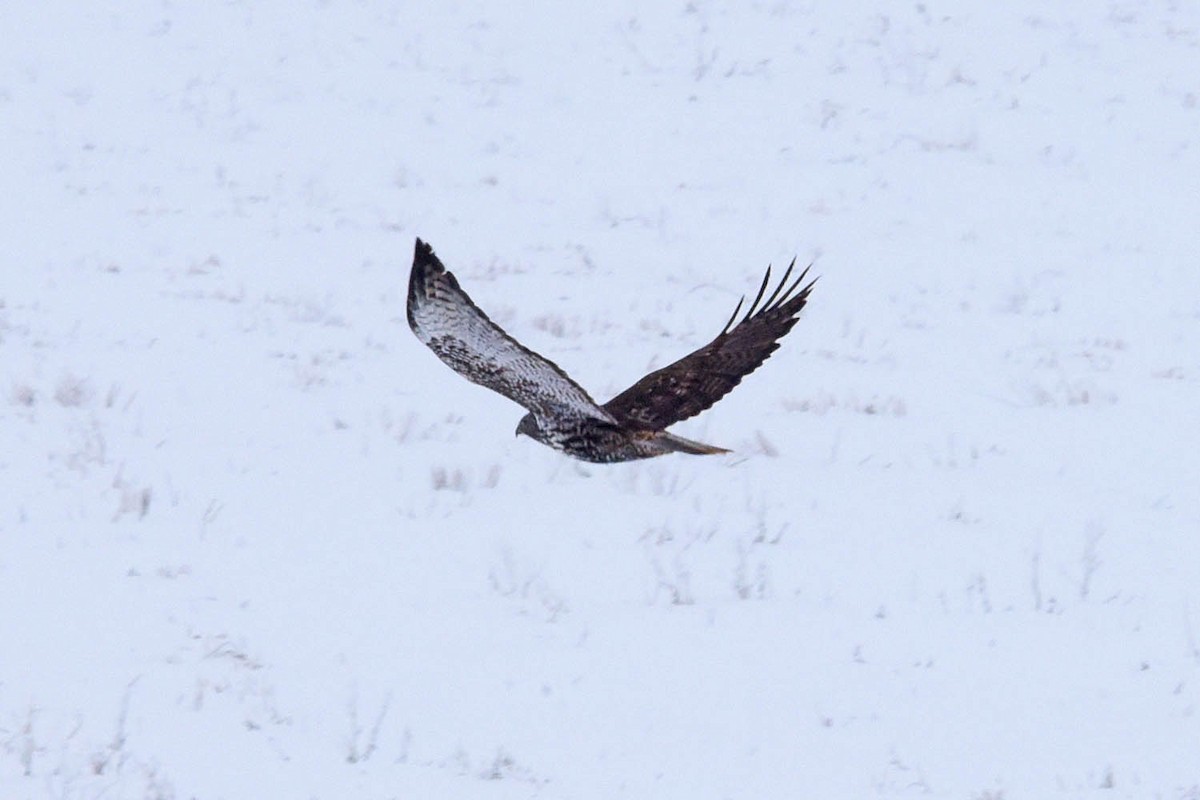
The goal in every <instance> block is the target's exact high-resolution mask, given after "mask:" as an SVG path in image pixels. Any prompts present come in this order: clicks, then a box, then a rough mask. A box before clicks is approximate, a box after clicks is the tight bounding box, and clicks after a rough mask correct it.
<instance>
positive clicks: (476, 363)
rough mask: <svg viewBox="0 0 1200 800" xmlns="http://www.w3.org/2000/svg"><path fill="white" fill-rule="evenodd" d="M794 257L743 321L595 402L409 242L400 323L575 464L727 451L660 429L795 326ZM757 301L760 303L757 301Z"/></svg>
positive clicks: (706, 399) (523, 428)
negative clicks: (404, 319)
mask: <svg viewBox="0 0 1200 800" xmlns="http://www.w3.org/2000/svg"><path fill="white" fill-rule="evenodd" d="M795 265H796V262H795V259H793V260H792V264H791V266H789V267H788V269H787V272H786V273H784V276H783V279H782V280H781V281H780V282H779V285H778V286H777V287H776V288H775V291H773V292H772V293H771V295H770V296H769V297H767V299H766V302H763V295H764V294H766V291H767V285H768V283H769V282H770V280H771V268H770V267H767V274H766V275H765V276H764V277H763V282H762V286H760V287H759V288H758V295H757V296H756V297H755V298H754V302H753V303H751V304H750V308H749V310H748V311H747V312H746V315H745V316H744V317H742V319H741V321H738V319H737V317H738V312H740V311H741V309H742V305H743V303H744V302H745V300H746V298H745V297H743V298H742V299H741V301H739V302H738V304H737V308H735V309H734V310H733V315H732V316H731V317H730V318H729V322H728V323H726V325H725V327H724V328H722V329H721V332H720V333H719V334H717V338H715V339H713V340H712V341H711V342H709V343H708V344H706V345H704V347H701V348H700V349H699V350H697V351H695V352H694V353H692V354H690V355H688V356H685V357H684V358H681V359H680V360H678V361H676V362H675V363H674V364H671V365H669V366H666V367H663V368H662V369H660V370H656V371H654V372H651V373H650V374H649V375H647V376H645V377H644V378H642V379H641V380H640V381H638V382H637V383H635V384H634V385H633V386H631V387H629V388H628V389H626V390H625V391H623V392H621V393H620V394H619V395H617V396H616V397H614V398H613V399H612V400H609V401H608V402H607V403H605V404H604V405H600V404H599V403H597V402H596V401H595V400H593V399H592V398H591V396H590V395H589V394H588V393H587V392H586V391H584V389H583V388H582V387H581V386H580V385H579V384H577V383H576V382H575V381H573V380H571V378H570V377H569V376H568V375H567V373H565V372H563V370H562V369H561V368H560V367H559V366H558V365H557V364H555V363H554V362H552V361H550V360H549V359H547V358H544V357H542V356H540V355H538V354H537V353H535V352H533V351H532V350H530V349H529V348H528V347H525V346H524V345H522V344H521V343H520V342H518V341H517V340H516V339H514V338H512V337H511V336H509V335H508V334H507V333H505V332H504V330H503V329H502V328H501V327H500V326H499V325H497V324H496V323H494V322H492V321H491V319H489V318H488V316H487V314H485V313H483V311H481V310H480V309H479V307H478V306H476V305H475V303H473V302H472V301H471V298H470V297H468V296H467V293H466V292H464V291H463V290H462V288H461V287H459V285H458V281H457V280H455V278H454V275H453V274H451V273H450V272H449V271H447V269H446V268H445V267H444V266H442V262H441V261H439V260H438V257H437V256H436V255H434V253H433V248H432V247H430V246H429V245H428V244H426V243H425V242H423V241H421V240H420V239H417V244H416V252H415V254H414V256H413V265H412V274H411V275H410V276H409V280H408V324H409V327H411V328H412V329H413V333H415V334H416V335H417V338H418V339H420V340H421V341H422V342H424V343H425V345H426V346H427V347H428V348H429V349H430V350H432V351H433V352H434V353H435V354H436V355H437V357H438V358H440V359H441V360H442V361H444V362H445V363H446V364H447V365H448V366H449V367H450V368H451V369H452V370H454V371H455V372H457V373H459V374H460V375H462V376H463V377H465V378H466V379H467V380H469V381H472V382H473V383H478V384H479V385H481V386H486V387H487V388H489V389H491V390H493V391H496V392H499V393H500V394H502V395H504V396H505V397H507V398H509V399H510V400H514V401H516V402H517V403H519V404H520V405H522V406H524V407H525V408H526V409H528V410H529V413H528V414H526V415H525V416H524V417H522V418H521V422H520V424H518V425H517V435H518V436H520V435H521V434H525V435H526V436H529V437H530V438H532V439H536V440H537V441H539V442H541V443H542V444H545V445H547V446H549V447H552V448H554V449H555V450H559V451H561V452H563V453H566V454H567V455H569V456H573V457H575V458H578V459H582V460H584V461H592V462H596V463H611V462H616V461H632V460H634V459H639V458H651V457H653V456H661V455H663V454H665V453H691V454H693V455H712V454H716V453H728V452H729V451H728V450H726V449H724V448H721V447H714V446H712V445H708V444H702V443H701V442H694V441H692V440H690V439H685V438H683V437H682V436H676V435H675V434H673V433H669V432H667V430H666V428H668V427H670V426H671V425H673V424H675V423H676V422H679V421H680V420H684V419H687V418H688V417H691V416H694V415H696V414H699V413H700V412H701V411H704V410H705V409H707V408H709V407H710V406H712V404H713V403H715V402H717V401H718V400H720V399H721V398H722V397H724V396H725V395H726V394H728V393H729V391H730V390H731V389H733V387H735V386H737V385H738V384H739V383H740V382H741V380H742V378H744V377H745V376H747V375H749V374H750V373H751V372H753V371H754V370H755V369H757V368H758V367H759V365H761V364H762V363H763V362H764V361H766V360H767V358H768V357H769V356H770V355H771V353H773V352H774V351H775V350H776V349H778V347H779V340H780V339H781V338H783V336H784V335H785V334H786V333H787V332H788V331H790V330H791V329H792V326H793V325H795V324H796V321H797V319H798V315H799V313H800V311H801V309H803V308H804V305H805V303H807V302H808V295H809V293H810V292H811V291H812V287H813V283H815V282H816V281H815V279H814V280H813V281H810V282H809V283H808V284H806V285H805V286H804V288H802V289H800V290H799V291H797V288H799V287H800V285H801V284H802V283H804V278H805V276H806V275H808V270H807V269H805V270H804V271H803V272H801V273H800V276H799V277H798V278H796V280H795V281H793V282H792V283H790V284H789V283H788V279H789V278H790V277H791V274H792V269H793V267H795ZM760 303H761V305H760Z"/></svg>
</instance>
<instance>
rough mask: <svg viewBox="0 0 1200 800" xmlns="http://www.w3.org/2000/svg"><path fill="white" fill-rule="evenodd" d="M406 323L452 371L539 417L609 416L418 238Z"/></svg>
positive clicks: (608, 419) (606, 418) (544, 420)
mask: <svg viewBox="0 0 1200 800" xmlns="http://www.w3.org/2000/svg"><path fill="white" fill-rule="evenodd" d="M408 325H409V327H410V328H412V329H413V333H415V334H416V335H417V338H418V339H420V340H421V341H422V342H424V343H425V344H426V346H428V347H429V349H430V350H432V351H433V352H434V353H435V354H436V355H437V357H438V358H440V359H441V360H442V361H444V362H446V364H447V365H449V367H450V368H451V369H453V370H454V371H455V372H457V373H459V374H460V375H462V376H463V377H465V378H466V379H467V380H469V381H473V382H474V383H478V384H480V385H481V386H486V387H487V388H489V389H491V390H493V391H496V392H499V393H500V394H502V395H504V396H505V397H507V398H509V399H510V400H515V401H516V402H518V403H520V404H521V405H523V406H525V408H527V409H529V410H530V411H532V412H533V414H534V417H536V418H538V421H539V422H546V421H554V420H558V421H561V420H562V419H564V418H565V419H571V418H579V417H591V418H597V419H602V420H605V421H606V422H612V421H613V419H612V417H611V416H609V414H608V412H606V411H604V409H602V408H600V406H599V405H598V404H597V403H596V401H594V400H592V398H591V397H589V396H588V393H587V392H585V391H584V390H583V388H582V387H580V386H579V384H577V383H575V381H573V380H571V379H570V378H569V377H568V376H567V373H565V372H563V371H562V369H560V368H559V366H558V365H557V364H555V363H554V362H553V361H550V360H549V359H547V358H543V357H542V356H540V355H538V354H537V353H535V352H533V351H532V350H530V349H529V348H527V347H525V346H524V345H522V344H521V343H520V342H518V341H517V340H516V339H514V338H512V337H511V336H509V335H508V334H507V333H505V332H504V330H503V329H502V328H501V327H500V326H499V325H497V324H496V323H494V322H492V321H491V320H490V319H489V318H488V315H487V314H485V313H483V311H481V310H480V309H479V307H478V306H476V305H475V304H474V303H473V302H471V298H470V297H468V296H467V293H466V292H464V291H463V290H462V289H461V288H460V287H459V285H458V281H456V280H455V279H454V275H452V274H451V273H450V272H448V271H447V270H446V268H445V267H444V266H442V262H441V261H439V260H438V257H437V256H436V255H434V253H433V248H432V247H430V246H429V245H428V244H426V243H425V242H422V241H421V240H420V239H417V246H416V252H415V253H414V255H413V266H412V274H411V276H410V277H409V279H408ZM551 427H553V426H552V425H551Z"/></svg>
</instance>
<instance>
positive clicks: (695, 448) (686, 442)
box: [659, 431, 732, 456]
mask: <svg viewBox="0 0 1200 800" xmlns="http://www.w3.org/2000/svg"><path fill="white" fill-rule="evenodd" d="M659 441H660V442H662V443H663V444H664V445H666V448H667V450H668V452H675V453H690V454H691V455H694V456H715V455H719V454H721V453H729V452H732V451H731V450H726V449H725V448H724V447H715V446H713V445H711V444H704V443H703V442H694V441H692V440H691V439H685V438H683V437H682V436H676V435H675V434H673V433H667V432H666V431H663V433H662V438H661V439H659Z"/></svg>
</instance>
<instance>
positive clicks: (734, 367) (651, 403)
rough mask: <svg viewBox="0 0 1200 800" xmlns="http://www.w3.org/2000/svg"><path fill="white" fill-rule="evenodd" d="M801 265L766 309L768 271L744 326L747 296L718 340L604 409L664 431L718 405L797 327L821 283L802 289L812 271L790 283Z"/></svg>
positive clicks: (789, 270)
mask: <svg viewBox="0 0 1200 800" xmlns="http://www.w3.org/2000/svg"><path fill="white" fill-rule="evenodd" d="M795 266H796V262H795V260H794V259H793V261H792V263H791V266H789V267H788V268H787V272H786V273H784V276H783V280H781V281H780V282H779V286H778V287H776V289H775V291H774V292H772V293H771V296H770V297H768V298H767V300H766V302H765V303H763V304H762V307H761V308H760V307H759V303H760V302H761V301H762V299H763V295H764V294H765V293H766V291H767V284H768V283H769V282H770V280H771V268H770V267H767V274H766V275H765V276H764V277H763V282H762V286H761V287H759V290H758V296H757V297H755V298H754V302H753V303H751V304H750V310H749V311H747V312H746V316H744V317H743V318H742V321H741V322H738V323H737V324H736V325H735V324H734V321H735V320H736V319H737V315H738V312H739V311H741V310H742V304H743V303H744V302H745V301H746V298H744V297H743V298H742V299H741V301H739V302H738V304H737V308H735V309H734V310H733V316H732V317H730V318H729V322H728V323H727V324H726V325H725V329H724V330H722V331H721V333H720V334H718V335H717V338H715V339H713V340H712V341H711V342H709V343H708V344H706V345H705V346H704V347H701V348H700V349H699V350H697V351H696V352H694V353H692V354H691V355H688V356H685V357H684V358H681V359H679V360H678V361H676V362H675V363H674V364H671V365H670V366H667V367H663V368H662V369H660V370H658V371H656V372H651V373H650V374H649V375H647V376H646V377H644V378H642V379H641V380H640V381H638V382H637V383H635V384H634V385H633V386H631V387H629V388H628V389H626V390H625V391H623V392H621V393H620V394H619V395H617V396H616V397H614V398H613V399H612V400H610V401H608V402H607V403H605V404H604V409H605V410H606V411H608V412H609V413H610V414H612V415H613V416H614V417H616V418H617V419H618V420H621V421H628V422H630V423H633V424H635V425H644V426H646V427H649V428H652V429H655V430H661V429H663V428H666V427H667V426H669V425H673V424H674V423H676V422H679V421H680V420H683V419H687V418H688V417H691V416H694V415H696V414H699V413H700V412H701V411H703V410H705V409H706V408H709V407H710V406H712V404H713V403H715V402H717V401H718V400H720V399H721V398H722V397H724V396H725V395H726V394H728V393H729V392H730V390H732V389H733V387H735V386H737V385H738V384H739V383H741V380H742V378H744V377H746V376H747V375H749V374H750V373H751V372H753V371H754V370H756V369H758V367H759V365H761V364H762V363H763V362H764V361H766V360H767V358H768V357H769V356H770V355H771V353H773V352H775V350H777V349H778V348H779V340H780V339H782V338H783V337H784V335H786V334H787V332H788V331H790V330H791V329H792V326H793V325H795V324H796V320H797V315H798V314H799V313H800V310H801V309H803V308H804V304H805V303H807V302H808V295H809V293H810V292H811V291H812V287H813V284H814V283H816V279H813V280H812V281H810V282H809V283H808V284H807V285H805V286H804V288H803V289H800V291H796V289H797V288H798V287H799V286H800V284H801V283H803V282H804V278H805V276H807V275H808V269H805V270H804V271H803V272H801V273H800V277H798V278H797V279H796V280H795V281H794V282H793V283H791V284H788V279H789V278H790V277H791V275H792V269H793V268H794V267H795Z"/></svg>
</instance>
